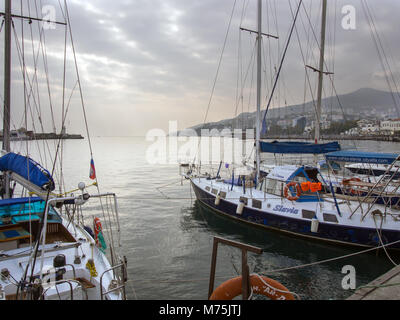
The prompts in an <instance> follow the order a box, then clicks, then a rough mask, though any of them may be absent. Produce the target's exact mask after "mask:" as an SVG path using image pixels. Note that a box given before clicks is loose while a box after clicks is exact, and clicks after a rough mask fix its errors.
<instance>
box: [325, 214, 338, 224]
mask: <svg viewBox="0 0 400 320" xmlns="http://www.w3.org/2000/svg"><path fill="white" fill-rule="evenodd" d="M323 217H324V221H326V222H334V223H338V222H339V221H338V219H337V218H336V215H334V214H331V213H324V214H323Z"/></svg>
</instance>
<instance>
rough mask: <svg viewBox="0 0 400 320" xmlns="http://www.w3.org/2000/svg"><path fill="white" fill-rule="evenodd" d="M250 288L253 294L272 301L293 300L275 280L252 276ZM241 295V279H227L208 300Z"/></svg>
mask: <svg viewBox="0 0 400 320" xmlns="http://www.w3.org/2000/svg"><path fill="white" fill-rule="evenodd" d="M250 287H251V290H252V292H253V293H255V294H260V295H263V296H266V297H268V298H270V299H272V300H295V298H294V296H293V294H292V293H291V292H290V291H289V290H288V289H287V288H286V287H285V286H284V285H282V284H281V283H279V282H278V281H276V280H273V279H270V278H267V277H264V276H259V275H257V274H252V275H251V276H250ZM240 294H242V277H241V276H240V277H236V278H232V279H229V280H227V281H225V282H224V283H222V284H221V285H219V286H218V287H217V288H216V289H215V290H214V291H213V293H212V294H211V296H210V300H232V299H234V298H235V297H237V296H239V295H240Z"/></svg>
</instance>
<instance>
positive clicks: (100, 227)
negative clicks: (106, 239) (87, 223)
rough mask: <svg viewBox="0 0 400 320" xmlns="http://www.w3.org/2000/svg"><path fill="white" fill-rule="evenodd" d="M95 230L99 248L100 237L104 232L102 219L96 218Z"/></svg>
mask: <svg viewBox="0 0 400 320" xmlns="http://www.w3.org/2000/svg"><path fill="white" fill-rule="evenodd" d="M93 229H94V240H96V244H97V246H99V238H98V235H99V233H100V232H102V231H103V227H102V226H101V222H100V219H99V218H97V217H95V218H94V219H93Z"/></svg>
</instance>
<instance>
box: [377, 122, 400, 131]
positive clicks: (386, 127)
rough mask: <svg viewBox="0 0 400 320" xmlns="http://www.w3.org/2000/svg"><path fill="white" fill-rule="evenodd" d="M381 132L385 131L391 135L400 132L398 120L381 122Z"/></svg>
mask: <svg viewBox="0 0 400 320" xmlns="http://www.w3.org/2000/svg"><path fill="white" fill-rule="evenodd" d="M381 131H387V132H389V133H391V134H394V133H395V132H397V131H400V119H393V120H385V121H381Z"/></svg>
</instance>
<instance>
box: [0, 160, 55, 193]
mask: <svg viewBox="0 0 400 320" xmlns="http://www.w3.org/2000/svg"><path fill="white" fill-rule="evenodd" d="M0 171H11V172H15V173H16V174H18V175H20V176H21V177H23V178H24V179H26V180H28V181H29V182H31V183H33V184H35V185H37V186H39V187H40V188H42V189H43V190H50V191H53V190H54V189H55V185H54V180H53V178H52V177H51V174H50V172H49V171H47V170H46V169H45V168H43V167H42V166H41V165H40V164H39V163H37V162H35V161H34V160H32V159H31V158H29V157H25V156H21V155H19V154H16V153H13V152H9V153H7V154H6V155H4V156H2V157H1V158H0Z"/></svg>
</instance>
